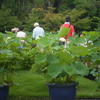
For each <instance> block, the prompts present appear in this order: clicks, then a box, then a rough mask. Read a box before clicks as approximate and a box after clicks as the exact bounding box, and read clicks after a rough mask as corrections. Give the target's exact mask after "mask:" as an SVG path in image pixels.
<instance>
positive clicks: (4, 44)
mask: <svg viewBox="0 0 100 100" xmlns="http://www.w3.org/2000/svg"><path fill="white" fill-rule="evenodd" d="M8 36H10V35H5V34H2V33H0V86H1V85H10V84H13V79H12V74H13V73H14V69H15V66H17V65H18V61H19V60H21V59H22V58H21V57H20V54H19V48H17V47H18V46H20V45H21V44H20V42H19V40H17V41H16V40H15V38H13V37H8Z"/></svg>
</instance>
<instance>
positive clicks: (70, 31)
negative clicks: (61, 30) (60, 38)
mask: <svg viewBox="0 0 100 100" xmlns="http://www.w3.org/2000/svg"><path fill="white" fill-rule="evenodd" d="M70 21H71V18H70V17H66V22H65V23H64V24H63V25H61V27H66V28H70V30H69V32H68V34H67V33H66V34H67V35H66V36H65V37H64V38H65V39H66V41H69V40H68V37H74V33H75V29H74V26H73V25H71V24H70Z"/></svg>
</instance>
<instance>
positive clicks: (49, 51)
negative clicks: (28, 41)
mask: <svg viewBox="0 0 100 100" xmlns="http://www.w3.org/2000/svg"><path fill="white" fill-rule="evenodd" d="M58 40H59V37H58V36H57V35H52V34H49V35H47V36H46V37H42V38H40V39H38V40H34V41H35V42H36V44H37V46H36V47H35V48H36V52H37V53H36V54H35V63H34V64H33V67H32V71H37V72H39V73H41V74H42V75H43V76H44V78H46V80H47V83H46V85H47V86H48V88H49V93H50V97H51V100H74V99H75V96H76V86H77V85H78V84H79V83H78V82H77V81H76V77H77V76H79V75H81V76H84V75H87V74H88V72H89V68H88V66H86V65H85V64H83V63H82V62H81V60H80V56H86V55H88V53H89V52H88V49H87V48H86V47H83V46H80V45H79V43H82V42H84V40H83V39H80V38H79V37H76V38H75V39H74V41H76V45H75V44H74V45H73V43H70V44H69V45H70V46H69V48H64V46H62V45H59V43H58V42H59V41H58ZM77 41H78V42H77Z"/></svg>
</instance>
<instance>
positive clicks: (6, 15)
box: [0, 6, 21, 31]
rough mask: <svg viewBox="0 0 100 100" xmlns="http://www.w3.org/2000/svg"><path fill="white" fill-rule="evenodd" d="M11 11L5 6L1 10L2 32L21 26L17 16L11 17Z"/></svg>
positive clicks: (0, 25)
mask: <svg viewBox="0 0 100 100" xmlns="http://www.w3.org/2000/svg"><path fill="white" fill-rule="evenodd" d="M10 12H11V10H10V9H6V7H5V6H2V9H0V14H1V16H0V27H1V28H0V31H4V30H6V29H7V30H10V29H11V28H12V27H18V26H19V25H21V22H20V21H18V19H17V17H16V16H11V15H10V14H11V13H10Z"/></svg>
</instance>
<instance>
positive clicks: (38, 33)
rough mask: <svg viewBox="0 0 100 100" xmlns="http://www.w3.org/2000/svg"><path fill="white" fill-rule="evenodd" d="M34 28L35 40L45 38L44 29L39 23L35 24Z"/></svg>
mask: <svg viewBox="0 0 100 100" xmlns="http://www.w3.org/2000/svg"><path fill="white" fill-rule="evenodd" d="M34 27H35V28H34V29H33V34H32V37H33V38H34V39H38V38H39V37H40V36H41V37H45V32H44V29H43V28H42V27H40V26H39V23H35V24H34Z"/></svg>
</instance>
